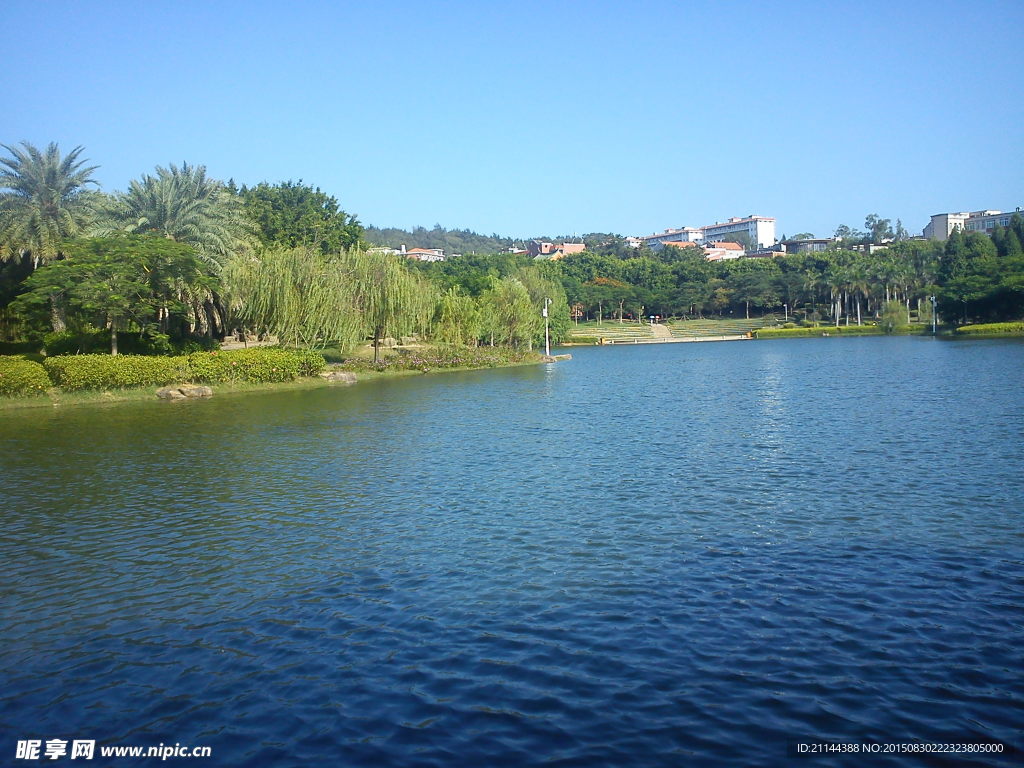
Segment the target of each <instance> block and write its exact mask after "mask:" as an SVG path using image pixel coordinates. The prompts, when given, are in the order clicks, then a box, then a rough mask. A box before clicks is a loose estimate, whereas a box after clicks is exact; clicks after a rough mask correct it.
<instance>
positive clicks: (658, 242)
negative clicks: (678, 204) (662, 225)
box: [640, 227, 704, 251]
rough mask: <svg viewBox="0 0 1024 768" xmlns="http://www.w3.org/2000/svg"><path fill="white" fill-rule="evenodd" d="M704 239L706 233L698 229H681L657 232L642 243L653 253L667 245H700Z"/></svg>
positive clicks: (645, 238)
mask: <svg viewBox="0 0 1024 768" xmlns="http://www.w3.org/2000/svg"><path fill="white" fill-rule="evenodd" d="M703 239H704V233H703V232H701V230H700V229H699V228H697V227H680V228H679V229H666V230H665V231H664V232H656V233H655V234H653V235H644V236H643V237H641V238H640V242H641V243H643V244H644V245H646V246H647V247H648V248H650V249H651V250H652V251H660V250H661V249H662V248H664V247H665V243H668V242H672V243H699V242H701V241H702V240H703Z"/></svg>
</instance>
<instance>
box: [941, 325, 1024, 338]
mask: <svg viewBox="0 0 1024 768" xmlns="http://www.w3.org/2000/svg"><path fill="white" fill-rule="evenodd" d="M953 335H954V336H961V337H964V336H967V337H974V336H1024V321H1018V322H1014V323H978V324H977V325H961V326H960V327H959V328H957V329H956V330H955V331H953Z"/></svg>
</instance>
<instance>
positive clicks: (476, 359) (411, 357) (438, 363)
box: [340, 347, 540, 373]
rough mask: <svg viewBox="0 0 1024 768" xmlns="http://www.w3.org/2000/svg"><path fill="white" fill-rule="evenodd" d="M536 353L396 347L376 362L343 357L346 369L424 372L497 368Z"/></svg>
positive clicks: (467, 348)
mask: <svg viewBox="0 0 1024 768" xmlns="http://www.w3.org/2000/svg"><path fill="white" fill-rule="evenodd" d="M539 359H540V358H539V357H538V355H537V353H536V352H530V351H527V350H520V349H515V348H513V347H437V348H435V349H431V350H418V349H417V350H411V349H409V350H406V349H403V350H400V351H399V353H398V354H397V355H395V356H394V357H387V358H384V359H382V360H380V361H378V362H376V363H375V362H373V361H372V360H367V359H365V358H352V359H350V360H346V361H345V362H344V363H343V364H342V365H341V366H340V367H341V368H342V370H346V371H423V372H424V373H425V372H427V371H431V370H435V369H438V368H497V367H499V366H503V365H513V364H515V363H521V362H525V361H528V360H539Z"/></svg>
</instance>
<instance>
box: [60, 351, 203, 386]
mask: <svg viewBox="0 0 1024 768" xmlns="http://www.w3.org/2000/svg"><path fill="white" fill-rule="evenodd" d="M183 363H184V360H183V358H180V357H148V356H144V355H118V356H116V357H114V356H112V355H61V356H58V357H48V358H47V359H46V362H44V363H43V367H44V368H45V369H46V372H47V373H48V374H49V376H50V380H51V381H53V383H54V384H56V385H57V386H58V387H60V388H61V389H66V390H68V391H75V390H79V389H129V388H131V387H145V386H149V385H157V386H162V385H164V384H171V383H172V382H175V381H181V380H182V379H183V378H185V371H186V370H187V369H186V368H185V366H184V365H183Z"/></svg>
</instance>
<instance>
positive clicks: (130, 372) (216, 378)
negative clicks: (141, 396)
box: [0, 347, 326, 394]
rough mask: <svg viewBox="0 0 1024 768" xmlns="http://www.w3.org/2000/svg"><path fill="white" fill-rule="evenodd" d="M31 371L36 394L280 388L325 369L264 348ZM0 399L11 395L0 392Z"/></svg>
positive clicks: (66, 363) (70, 360)
mask: <svg viewBox="0 0 1024 768" xmlns="http://www.w3.org/2000/svg"><path fill="white" fill-rule="evenodd" d="M24 362H27V361H24ZM31 365H35V366H36V367H37V368H38V370H39V371H40V372H42V373H43V376H44V377H47V378H45V384H44V386H43V387H42V389H45V388H46V387H48V386H50V382H52V383H53V384H56V385H57V386H59V387H61V388H62V389H65V390H68V391H77V390H82V389H129V388H132V387H146V386H163V385H165V384H172V383H175V382H185V381H191V382H195V383H197V384H199V383H203V384H220V383H224V382H249V383H265V382H281V381H291V380H292V379H295V378H298V377H299V376H315V375H316V374H318V373H319V372H320V371H322V370H323V369H324V368H325V367H326V363H325V362H324V358H323V356H322V355H320V354H317V353H316V352H308V351H295V350H287V349H277V348H268V347H260V348H257V349H237V350H231V351H228V352H219V351H215V352H193V353H192V354H190V355H181V356H178V357H154V356H145V355H117V356H116V357H115V356H112V355H61V356H58V357H49V358H47V359H46V361H45V362H44V363H43V365H41V366H40V365H39V364H38V363H32V364H31ZM26 370H27V369H26ZM25 375H27V374H25ZM35 380H38V377H37V379H35ZM36 391H39V390H36ZM26 393H28V392H26ZM0 394H15V393H13V392H11V393H8V392H6V391H3V390H0Z"/></svg>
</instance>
